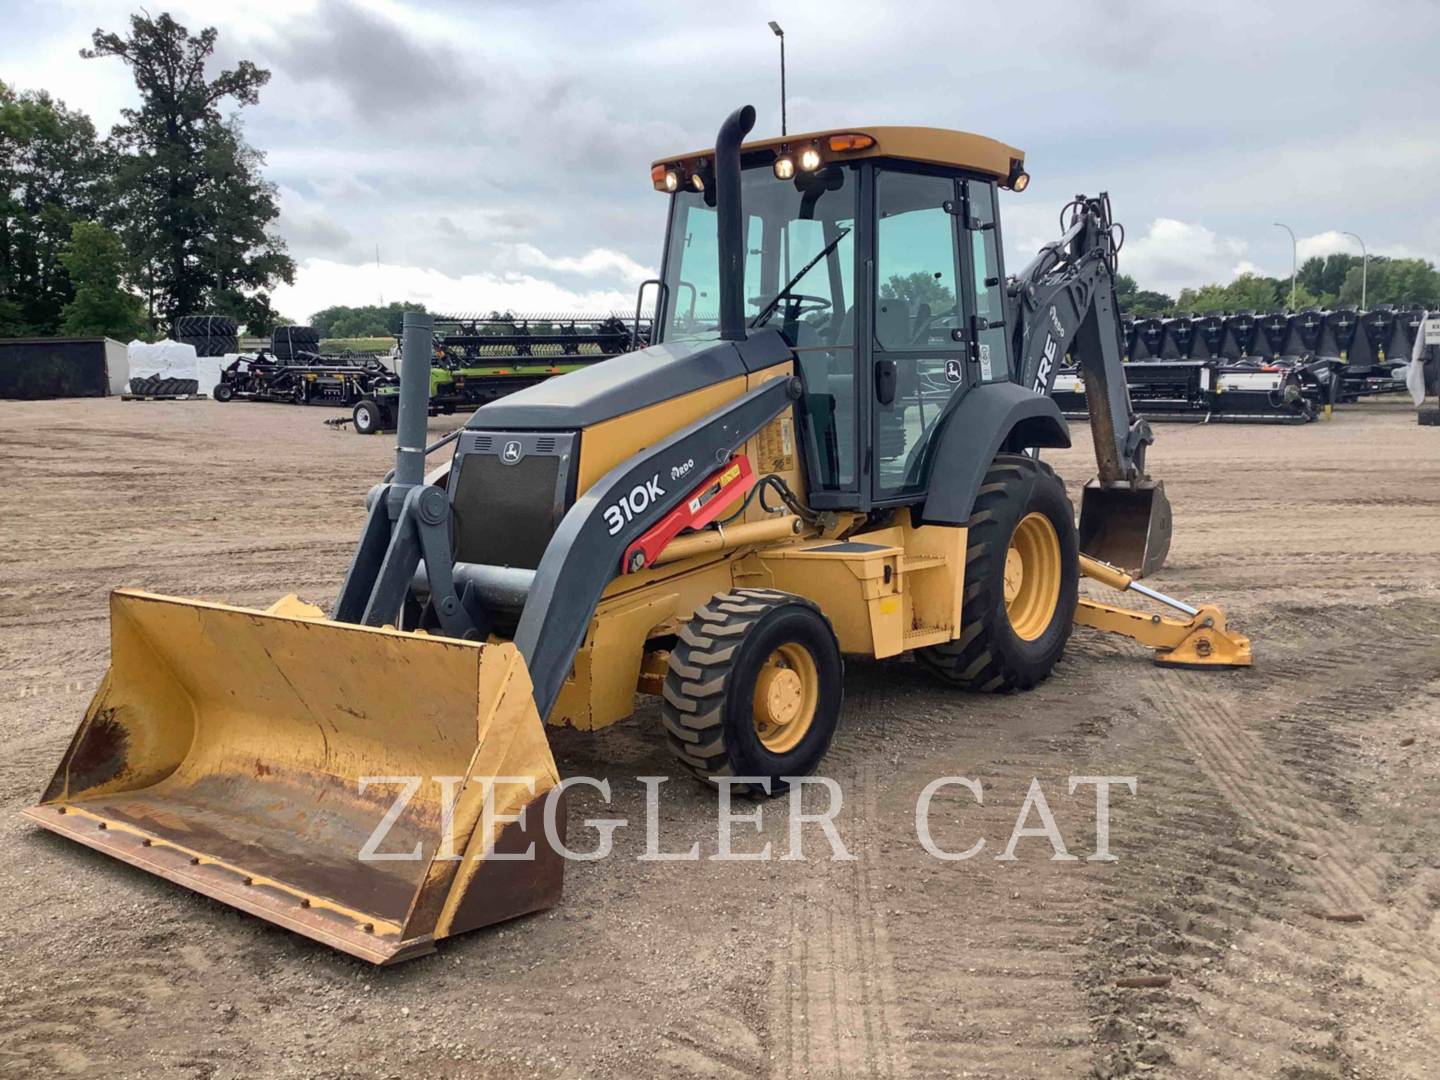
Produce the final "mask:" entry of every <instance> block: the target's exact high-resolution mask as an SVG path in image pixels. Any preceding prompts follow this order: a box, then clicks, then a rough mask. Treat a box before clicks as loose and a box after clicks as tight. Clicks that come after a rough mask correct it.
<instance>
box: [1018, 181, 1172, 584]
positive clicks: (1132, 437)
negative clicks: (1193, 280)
mask: <svg viewBox="0 0 1440 1080" xmlns="http://www.w3.org/2000/svg"><path fill="white" fill-rule="evenodd" d="M1067 214H1068V216H1069V223H1068V224H1067V225H1065V234H1064V236H1062V237H1061V238H1060V239H1059V240H1058V241H1057V242H1055V243H1053V244H1049V245H1047V246H1046V247H1044V248H1042V249H1041V250H1040V253H1039V254H1038V255H1037V256H1036V257H1035V259H1034V260H1033V261H1032V262H1031V263H1030V265H1029V266H1027V267H1026V268H1025V269H1024V270H1023V271H1021V272H1020V275H1019V276H1018V277H1016V278H1014V279H1013V280H1012V281H1011V283H1010V288H1009V290H1008V294H1007V299H1008V302H1009V304H1010V305H1011V306H1010V311H1009V314H1010V316H1011V318H1010V320H1009V322H1010V325H1011V326H1012V327H1014V334H1015V355H1016V356H1018V357H1019V358H1020V368H1019V376H1020V384H1021V385H1022V386H1024V387H1026V388H1028V389H1030V390H1033V391H1034V392H1035V393H1036V394H1041V395H1049V394H1050V393H1051V392H1052V390H1053V389H1054V386H1055V375H1056V373H1057V371H1058V370H1059V368H1060V363H1061V361H1062V360H1063V359H1064V357H1065V355H1066V354H1067V353H1068V354H1069V355H1070V356H1071V357H1073V358H1074V360H1075V361H1076V362H1077V363H1078V364H1079V365H1080V374H1081V377H1082V378H1083V379H1084V381H1085V399H1086V402H1087V403H1088V405H1089V409H1090V435H1091V438H1092V439H1093V440H1094V442H1095V464H1096V479H1095V480H1093V481H1091V482H1090V483H1089V484H1087V485H1086V487H1085V492H1084V497H1083V500H1082V502H1081V507H1080V547H1081V550H1082V551H1085V552H1086V553H1088V554H1090V555H1094V556H1096V557H1097V558H1100V559H1103V560H1105V561H1106V562H1110V563H1113V564H1115V565H1117V566H1122V567H1124V568H1126V569H1127V570H1129V571H1131V572H1132V573H1134V574H1136V575H1142V574H1148V573H1151V572H1153V571H1155V570H1157V569H1159V568H1160V567H1161V566H1162V565H1163V564H1164V562H1165V556H1166V554H1167V552H1168V551H1169V550H1170V504H1169V502H1168V501H1167V500H1166V498H1165V491H1164V487H1163V485H1161V484H1159V483H1158V482H1155V481H1152V480H1151V479H1150V478H1149V477H1148V476H1147V475H1146V474H1145V450H1146V447H1148V446H1149V445H1150V444H1151V443H1152V442H1154V441H1155V435H1154V433H1153V432H1152V431H1151V430H1150V425H1149V424H1148V423H1147V422H1146V421H1145V420H1143V419H1141V418H1140V417H1138V416H1136V415H1135V410H1134V409H1133V408H1132V407H1131V404H1130V390H1129V387H1128V386H1127V385H1126V382H1125V368H1124V365H1123V360H1124V349H1123V347H1122V343H1123V341H1124V338H1123V331H1122V328H1121V325H1120V309H1119V304H1118V303H1117V301H1116V299H1115V257H1116V255H1117V253H1118V252H1119V250H1120V244H1121V243H1122V242H1123V240H1124V232H1123V230H1122V231H1121V232H1120V239H1119V240H1117V239H1116V230H1117V229H1119V226H1117V225H1115V224H1114V223H1113V222H1112V220H1111V218H1110V197H1109V196H1108V195H1106V194H1105V193H1103V192H1102V193H1101V194H1100V195H1099V196H1098V197H1097V198H1090V197H1088V196H1085V195H1077V196H1075V198H1074V199H1073V200H1072V201H1071V202H1070V203H1069V205H1067V206H1066V207H1065V209H1064V210H1062V211H1061V222H1062V224H1065V221H1064V219H1065V217H1066V215H1067Z"/></svg>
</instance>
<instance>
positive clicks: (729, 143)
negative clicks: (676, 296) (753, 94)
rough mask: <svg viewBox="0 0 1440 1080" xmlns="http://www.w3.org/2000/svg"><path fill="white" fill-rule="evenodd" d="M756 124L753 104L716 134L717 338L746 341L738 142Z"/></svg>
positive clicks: (739, 142) (732, 117)
mask: <svg viewBox="0 0 1440 1080" xmlns="http://www.w3.org/2000/svg"><path fill="white" fill-rule="evenodd" d="M754 126H755V107H754V106H753V105H744V106H741V107H740V108H738V109H736V110H735V111H734V112H732V113H731V114H730V115H729V116H727V117H726V118H725V122H724V123H723V124H721V125H720V131H719V133H718V134H717V135H716V136H715V208H716V215H717V218H718V229H719V236H718V247H719V249H720V340H722V341H744V340H745V218H744V215H743V213H742V212H741V207H740V144H741V143H742V142H743V141H744V140H745V136H746V135H748V134H750V129H751V128H753V127H754Z"/></svg>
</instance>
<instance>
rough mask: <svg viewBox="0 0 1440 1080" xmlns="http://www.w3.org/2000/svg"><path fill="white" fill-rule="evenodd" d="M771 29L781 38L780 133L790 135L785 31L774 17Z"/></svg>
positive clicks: (771, 21)
mask: <svg viewBox="0 0 1440 1080" xmlns="http://www.w3.org/2000/svg"><path fill="white" fill-rule="evenodd" d="M770 29H771V30H773V31H774V32H775V36H776V37H778V38H779V39H780V134H781V135H788V134H789V132H788V131H787V130H786V128H785V31H784V30H781V29H780V24H779V23H778V22H776V21H775V20H774V19H771V20H770Z"/></svg>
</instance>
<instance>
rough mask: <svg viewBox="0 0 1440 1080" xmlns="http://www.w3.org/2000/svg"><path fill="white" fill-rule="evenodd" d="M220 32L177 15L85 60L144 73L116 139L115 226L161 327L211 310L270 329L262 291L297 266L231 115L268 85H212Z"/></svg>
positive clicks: (250, 69)
mask: <svg viewBox="0 0 1440 1080" xmlns="http://www.w3.org/2000/svg"><path fill="white" fill-rule="evenodd" d="M217 36H218V35H217V32H216V30H215V28H214V27H206V28H205V29H203V30H201V31H200V33H199V34H197V35H195V36H191V34H190V32H189V30H187V29H186V28H185V27H184V26H182V25H181V24H180V23H178V22H176V21H175V20H174V19H173V18H172V17H171V16H170V15H168V14H161V15H159V16H156V17H154V18H152V17H150V16H149V15H145V14H139V15H132V16H131V17H130V30H129V33H128V34H125V35H121V34H117V33H113V32H107V31H104V30H96V31H95V33H94V35H93V36H92V38H91V41H92V47H91V48H89V49H84V50H81V55H82V56H85V57H87V58H95V57H105V56H114V57H119V58H120V59H121V60H122V61H124V62H125V63H126V64H127V65H128V66H129V67H130V69H131V71H132V72H133V73H134V76H135V85H136V87H137V88H138V89H139V91H140V107H139V108H138V109H124V110H122V111H121V117H122V122H121V123H120V124H117V125H116V126H115V128H114V129H113V130H112V131H111V135H110V142H111V145H112V146H113V148H114V150H115V152H116V155H117V165H116V169H115V190H116V194H117V199H116V206H115V210H114V212H115V224H116V225H117V226H118V228H119V230H120V232H121V235H122V237H123V239H124V241H125V244H126V247H127V248H128V249H129V251H130V252H131V257H132V260H133V266H134V274H135V277H136V279H137V280H138V281H141V282H142V283H143V284H144V285H145V287H146V289H147V292H148V294H149V299H150V305H151V316H152V319H154V320H157V321H164V322H167V323H169V322H173V321H174V319H175V318H176V317H177V316H180V315H184V314H187V313H190V312H197V311H201V310H205V309H215V310H223V311H226V312H227V313H233V314H236V315H239V316H241V317H242V318H246V319H247V321H248V319H249V318H250V317H252V316H257V317H258V318H257V321H261V320H263V319H264V318H265V317H267V316H266V313H269V317H272V318H273V312H270V309H269V298H268V296H265V295H264V294H263V290H264V289H267V288H269V287H271V286H273V285H274V284H275V283H276V282H277V281H291V280H293V279H294V274H295V264H294V261H293V260H292V259H291V258H290V257H289V256H288V255H287V254H286V253H285V245H284V243H283V241H281V240H280V239H279V238H278V237H277V236H275V235H274V234H273V233H271V232H268V231H267V228H268V226H269V225H270V224H271V223H272V222H273V221H274V220H275V218H276V216H277V215H278V213H279V207H278V205H277V203H276V200H275V188H274V186H273V185H271V184H269V183H267V182H266V181H265V180H264V179H263V177H262V176H261V175H260V171H259V170H260V166H261V165H262V164H263V162H264V158H263V156H262V155H261V154H259V153H258V152H257V151H255V150H254V149H252V148H251V147H249V146H248V145H247V144H246V143H245V140H244V138H243V137H242V135H241V133H240V130H239V124H238V121H237V120H234V119H232V120H230V121H229V122H227V121H226V120H225V118H224V117H223V116H222V115H221V107H222V105H224V104H225V103H227V102H229V101H233V102H234V103H235V105H237V106H239V107H244V106H246V105H254V104H255V103H256V102H257V101H259V99H260V88H261V87H262V86H264V85H265V84H266V83H267V82H269V80H270V73H269V72H268V71H265V70H263V69H261V68H258V67H256V66H255V65H254V64H253V63H251V62H250V61H249V60H241V61H240V62H239V63H237V64H236V65H235V66H234V67H233V68H230V69H228V70H224V71H221V72H220V73H219V74H217V75H215V77H214V78H207V76H206V70H205V69H206V64H207V62H208V61H209V60H210V59H211V57H212V56H213V55H214V52H215V41H216V38H217Z"/></svg>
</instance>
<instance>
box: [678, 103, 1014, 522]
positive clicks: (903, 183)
mask: <svg viewBox="0 0 1440 1080" xmlns="http://www.w3.org/2000/svg"><path fill="white" fill-rule="evenodd" d="M651 176H652V179H653V181H654V183H655V187H656V188H657V189H658V190H660V191H665V192H668V193H670V194H671V204H670V214H669V222H668V225H667V229H666V242H665V252H664V259H663V266H662V271H661V278H660V280H659V282H658V283H657V284H658V302H657V313H656V319H655V336H654V339H653V340H654V341H655V342H665V343H681V342H685V343H691V342H704V341H715V340H718V339H719V337H720V303H719V298H720V274H721V273H722V269H721V267H722V262H723V260H722V258H721V252H720V250H719V247H720V245H719V230H718V220H719V213H718V207H717V191H716V184H715V179H714V154H713V152H712V151H700V152H697V153H693V154H688V155H685V156H683V157H679V158H668V159H663V160H661V161H658V162H656V163H655V165H654V167H653V169H652V172H651ZM1027 181H1028V176H1027V175H1026V174H1025V172H1024V161H1023V155H1022V154H1021V152H1020V151H1018V150H1015V149H1013V148H1012V147H1009V146H1006V145H1004V144H1003V143H999V142H996V141H994V140H992V139H987V138H983V137H981V136H977V135H970V134H966V133H964V132H955V131H944V130H940V129H934V128H888V127H877V128H867V129H864V130H863V131H853V130H847V131H837V132H817V133H811V134H805V135H794V136H788V137H786V138H784V139H772V140H767V141H761V142H753V143H748V144H746V145H744V146H743V147H742V149H741V199H740V205H741V208H742V212H743V215H744V230H743V235H744V250H743V267H744V269H743V294H742V295H743V298H744V305H745V307H744V314H745V325H746V327H747V329H748V330H749V331H750V332H752V333H754V332H756V331H759V330H761V329H764V328H772V329H776V330H778V331H779V332H780V333H781V334H782V335H783V336H784V338H785V340H786V341H787V342H788V343H789V344H790V346H791V347H792V348H793V349H794V351H795V354H796V357H797V358H798V365H797V366H798V369H799V374H800V377H801V380H802V382H803V384H804V389H805V397H804V402H803V406H804V407H803V408H802V409H800V410H799V412H800V413H801V414H802V415H801V421H802V430H803V433H804V441H805V454H806V462H807V466H808V473H809V476H810V477H811V484H810V495H811V501H812V503H813V505H814V506H816V507H817V508H834V509H840V508H846V509H849V508H860V509H864V508H868V507H871V506H878V505H893V504H903V503H908V502H914V501H916V499H917V498H918V497H920V496H922V495H923V493H924V492H925V490H926V486H927V483H928V480H929V471H930V458H929V451H930V449H931V444H932V441H933V439H932V437H933V436H934V434H935V433H936V431H937V430H938V421H939V420H940V418H941V416H942V414H943V413H944V412H945V410H946V407H947V405H948V404H949V403H951V402H952V401H956V400H958V399H959V398H960V396H962V395H963V394H964V393H965V392H966V391H967V390H968V389H970V388H972V387H974V386H977V385H979V384H981V383H985V382H1002V381H1011V380H1012V379H1013V378H1014V374H1013V367H1014V363H1015V359H1014V357H1013V356H1012V346H1011V342H1010V335H1009V334H1008V333H1007V330H1006V323H1005V314H1004V311H1005V308H1004V294H1003V287H1004V286H1003V283H1004V278H1005V271H1004V265H1003V262H1002V258H1001V243H1000V225H999V216H998V214H997V212H996V205H995V198H996V188H997V187H1008V188H1012V189H1014V190H1023V188H1024V187H1025V184H1026V182H1027ZM866 447H873V454H867V453H866V452H865V448H866Z"/></svg>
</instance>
